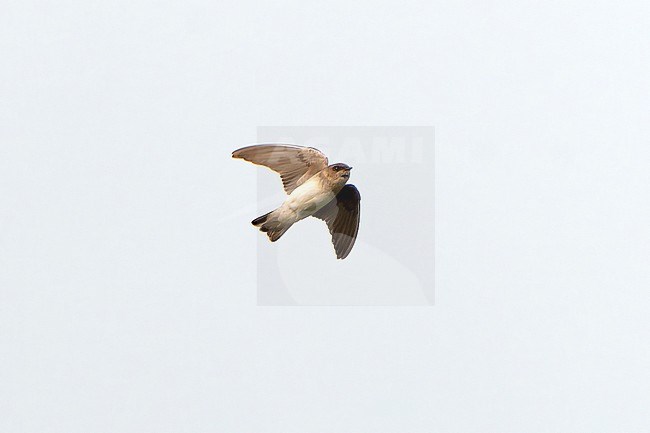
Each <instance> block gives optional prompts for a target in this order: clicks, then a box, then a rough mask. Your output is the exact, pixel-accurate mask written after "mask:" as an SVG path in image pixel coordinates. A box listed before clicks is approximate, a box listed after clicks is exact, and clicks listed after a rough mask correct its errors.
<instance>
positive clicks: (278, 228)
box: [252, 209, 293, 242]
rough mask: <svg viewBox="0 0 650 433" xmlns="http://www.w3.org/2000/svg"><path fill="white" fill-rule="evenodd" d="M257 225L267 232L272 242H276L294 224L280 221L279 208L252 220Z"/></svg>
mask: <svg viewBox="0 0 650 433" xmlns="http://www.w3.org/2000/svg"><path fill="white" fill-rule="evenodd" d="M252 224H253V225H254V226H255V227H259V229H260V231H261V232H264V233H266V235H267V236H268V237H269V239H270V240H271V242H275V241H277V240H278V239H280V237H281V236H282V235H283V234H284V233H285V232H286V231H287V230H289V227H291V226H292V225H293V223H292V222H286V221H280V219H279V218H278V209H276V210H274V211H272V212H269V213H267V214H264V215H262V216H260V217H257V218H255V219H254V220H253V221H252Z"/></svg>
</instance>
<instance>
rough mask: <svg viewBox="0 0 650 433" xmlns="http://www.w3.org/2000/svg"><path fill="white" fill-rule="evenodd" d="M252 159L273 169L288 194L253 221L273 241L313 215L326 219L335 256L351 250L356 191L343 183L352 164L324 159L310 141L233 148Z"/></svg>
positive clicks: (358, 197) (356, 211)
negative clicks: (306, 143) (301, 144)
mask: <svg viewBox="0 0 650 433" xmlns="http://www.w3.org/2000/svg"><path fill="white" fill-rule="evenodd" d="M232 157H233V158H241V159H244V160H246V161H249V162H252V163H253V164H258V165H263V166H265V167H268V168H270V169H271V170H273V171H276V172H278V173H279V174H280V177H281V178H282V184H283V185H284V190H285V191H286V193H287V194H288V195H289V196H288V197H287V199H286V200H285V201H284V203H282V205H281V206H280V207H279V208H277V209H275V210H274V211H271V212H269V213H267V214H264V215H262V216H260V217H258V218H255V219H254V220H253V221H252V223H253V225H254V226H255V227H259V229H260V231H262V232H265V233H266V234H267V236H268V237H269V239H270V240H271V242H275V241H277V240H278V239H280V237H281V236H282V235H283V234H284V233H285V232H286V231H287V230H289V227H291V226H292V225H293V224H295V223H296V222H298V221H300V220H302V219H305V218H307V217H308V216H313V217H316V218H319V219H321V220H323V221H325V223H326V224H327V227H328V228H329V231H330V234H331V235H332V244H334V251H336V257H337V258H338V259H344V258H346V257H347V256H348V254H350V251H351V250H352V247H353V246H354V242H355V241H356V239H357V233H358V231H359V218H360V214H361V208H360V202H361V195H360V194H359V190H357V188H356V187H355V186H354V185H346V182H347V181H348V179H349V178H350V170H352V167H350V166H348V165H346V164H342V163H337V164H331V165H328V161H327V157H326V156H325V155H324V154H323V153H322V152H321V151H320V150H318V149H314V148H313V147H303V146H295V145H290V144H259V145H254V146H247V147H242V148H241V149H237V150H235V151H234V152H233V153H232Z"/></svg>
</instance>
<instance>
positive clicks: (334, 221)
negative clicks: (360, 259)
mask: <svg viewBox="0 0 650 433" xmlns="http://www.w3.org/2000/svg"><path fill="white" fill-rule="evenodd" d="M313 216H315V217H316V218H318V219H321V220H323V221H325V223H327V228H329V231H330V234H331V235H332V244H333V245H334V250H335V251H336V257H337V258H338V259H344V258H346V257H347V256H348V255H349V254H350V251H352V247H354V243H355V241H356V240H357V234H358V233H359V220H360V218H361V194H359V190H358V189H357V188H356V187H355V186H354V185H345V186H344V187H343V189H341V191H340V192H339V193H338V194H337V195H336V197H334V198H333V199H332V201H330V202H329V203H327V204H326V205H325V206H323V207H322V208H321V209H319V210H318V211H316V212H315V213H314V215H313Z"/></svg>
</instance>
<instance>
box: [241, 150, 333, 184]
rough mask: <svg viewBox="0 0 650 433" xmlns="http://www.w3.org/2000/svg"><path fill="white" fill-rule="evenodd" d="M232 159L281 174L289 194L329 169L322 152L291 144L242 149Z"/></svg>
mask: <svg viewBox="0 0 650 433" xmlns="http://www.w3.org/2000/svg"><path fill="white" fill-rule="evenodd" d="M232 157H233V158H241V159H244V160H246V161H250V162H252V163H254V164H259V165H264V166H266V167H269V168H270V169H271V170H274V171H277V172H278V173H280V177H282V184H283V185H284V190H285V191H286V192H287V194H291V192H292V191H293V190H294V189H296V188H298V187H299V186H300V185H301V184H302V183H304V182H305V181H306V180H307V179H309V178H310V177H312V176H313V175H315V174H316V173H318V172H319V171H321V170H322V169H324V168H325V167H327V157H326V156H325V155H323V153H322V152H321V151H320V150H318V149H314V148H313V147H303V146H294V145H290V144H258V145H255V146H248V147H242V148H241V149H237V150H235V151H234V152H233V153H232Z"/></svg>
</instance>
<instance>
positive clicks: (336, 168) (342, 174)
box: [327, 162, 352, 184]
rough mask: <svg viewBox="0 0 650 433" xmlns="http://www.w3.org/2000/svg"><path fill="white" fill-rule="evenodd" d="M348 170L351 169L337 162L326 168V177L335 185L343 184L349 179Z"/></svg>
mask: <svg viewBox="0 0 650 433" xmlns="http://www.w3.org/2000/svg"><path fill="white" fill-rule="evenodd" d="M350 170H352V167H350V166H349V165H347V164H343V163H340V162H339V163H337V164H332V165H330V166H329V167H327V176H328V177H329V178H330V179H331V180H332V181H334V182H336V183H341V184H344V183H345V182H347V181H348V179H350Z"/></svg>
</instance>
